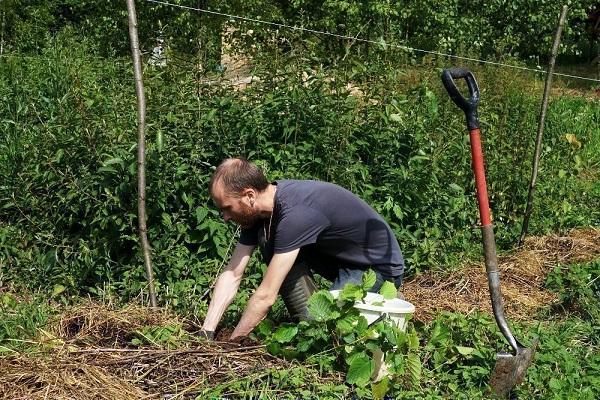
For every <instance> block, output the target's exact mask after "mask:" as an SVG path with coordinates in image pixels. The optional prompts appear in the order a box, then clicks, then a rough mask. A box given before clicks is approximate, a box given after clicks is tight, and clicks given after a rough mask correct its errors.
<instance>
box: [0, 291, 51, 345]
mask: <svg viewBox="0 0 600 400" xmlns="http://www.w3.org/2000/svg"><path fill="white" fill-rule="evenodd" d="M50 314H51V311H50V310H49V308H48V307H47V304H45V303H43V302H42V301H40V300H38V299H32V300H24V299H18V298H16V297H15V296H13V295H11V294H10V293H2V294H0V354H2V353H4V352H14V351H21V350H26V349H28V348H31V347H32V346H31V345H30V344H28V343H27V342H28V340H29V339H33V338H35V337H36V336H38V335H39V329H43V328H44V327H45V325H46V323H47V322H48V317H49V316H50Z"/></svg>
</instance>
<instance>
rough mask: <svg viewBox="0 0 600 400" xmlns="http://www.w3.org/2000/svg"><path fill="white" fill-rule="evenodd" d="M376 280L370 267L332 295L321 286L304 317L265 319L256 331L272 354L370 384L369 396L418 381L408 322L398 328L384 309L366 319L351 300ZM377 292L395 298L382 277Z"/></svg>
mask: <svg viewBox="0 0 600 400" xmlns="http://www.w3.org/2000/svg"><path fill="white" fill-rule="evenodd" d="M375 280H376V277H375V273H374V272H373V271H371V270H369V271H368V272H367V273H365V274H364V275H363V279H362V283H361V284H360V285H357V284H351V283H350V284H347V285H346V286H345V287H344V288H343V289H342V290H341V291H340V292H339V295H338V296H337V298H334V296H333V295H332V293H331V292H329V291H328V290H320V291H318V292H316V293H314V294H313V295H312V296H311V298H310V299H309V306H308V307H309V314H310V317H311V318H310V319H309V320H306V321H301V322H299V323H297V324H293V323H284V324H282V325H280V326H278V327H275V326H274V323H273V322H272V321H271V320H264V321H262V322H261V323H260V324H259V326H258V327H257V329H256V336H257V337H258V338H259V339H260V340H262V342H263V343H265V344H266V347H267V350H268V351H269V352H270V353H271V354H273V355H276V356H282V357H285V358H286V359H292V360H299V361H303V362H305V363H306V364H312V365H315V366H318V367H319V369H320V370H321V371H333V370H337V371H342V372H346V382H347V383H349V384H351V385H354V387H355V389H356V390H357V393H358V394H359V395H360V394H366V392H368V391H369V389H370V392H371V395H372V396H373V398H383V396H385V394H386V393H388V391H390V390H391V389H392V384H393V386H395V387H414V386H418V385H419V381H420V377H421V360H420V358H419V355H418V354H417V351H418V349H419V338H418V336H417V333H416V331H415V329H414V327H413V325H412V324H411V323H408V324H406V326H405V327H406V331H405V330H402V329H400V328H399V327H398V326H396V325H395V324H394V323H393V322H392V321H391V320H390V319H389V317H388V316H387V315H385V314H384V315H383V316H382V317H381V318H379V319H378V320H376V321H375V322H373V323H372V324H370V325H369V324H368V323H367V320H366V319H365V317H364V316H362V315H361V314H360V312H359V310H358V309H357V308H355V307H354V304H355V303H356V302H365V297H366V295H367V291H368V290H369V289H371V288H372V287H373V285H374V284H375ZM379 294H381V295H382V296H383V298H384V299H392V298H395V297H396V288H395V287H394V285H393V284H392V283H391V282H385V283H384V284H383V286H382V287H381V289H380V291H379ZM371 304H373V305H381V303H379V304H378V303H377V302H375V303H371Z"/></svg>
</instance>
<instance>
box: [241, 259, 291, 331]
mask: <svg viewBox="0 0 600 400" xmlns="http://www.w3.org/2000/svg"><path fill="white" fill-rule="evenodd" d="M299 251H300V249H296V250H292V251H290V252H287V253H282V254H275V255H274V256H273V258H272V259H271V262H270V263H269V266H268V267H267V272H266V273H265V276H264V278H263V280H262V282H261V284H260V286H259V287H258V288H257V289H256V291H255V292H254V294H253V295H252V297H250V300H248V305H247V306H246V309H245V310H244V314H243V315H242V318H241V319H240V322H239V323H238V325H237V326H236V328H235V330H234V331H233V333H232V334H231V339H233V338H236V337H238V336H246V335H248V333H250V332H251V331H252V329H254V327H255V326H256V325H258V323H259V322H260V321H262V319H263V318H264V317H265V316H266V315H267V313H268V312H269V309H270V308H271V306H272V305H273V303H275V300H276V299H277V295H278V294H279V289H280V288H281V285H282V284H283V281H284V279H285V277H286V276H287V274H288V272H290V269H291V268H292V265H294V262H295V261H296V257H297V256H298V252H299Z"/></svg>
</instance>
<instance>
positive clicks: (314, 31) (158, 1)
mask: <svg viewBox="0 0 600 400" xmlns="http://www.w3.org/2000/svg"><path fill="white" fill-rule="evenodd" d="M146 1H147V2H149V3H156V4H162V5H165V6H171V7H176V8H182V9H185V10H191V11H197V12H201V13H205V14H212V15H218V16H221V17H227V18H232V19H238V20H241V21H246V22H256V23H259V24H263V25H269V26H274V27H277V28H285V29H291V30H295V31H302V32H309V33H314V34H318V35H325V36H331V37H335V38H338V39H345V40H351V41H355V42H362V43H371V44H376V45H385V46H389V47H394V48H397V49H403V50H407V51H412V52H415V53H424V54H431V55H436V56H442V57H448V58H453V59H456V60H465V61H474V62H478V63H482V64H489V65H495V66H499V67H505V68H513V69H519V70H523V71H531V72H537V73H542V74H547V73H548V72H547V71H544V70H541V69H535V68H529V67H522V66H518V65H511V64H504V63H501V62H496V61H488V60H480V59H478V58H472V57H464V56H458V55H455V54H449V53H441V52H437V51H432V50H423V49H417V48H415V47H410V46H403V45H399V44H386V43H383V42H377V41H374V40H369V39H361V38H357V37H352V36H346V35H340V34H337V33H331V32H327V31H319V30H315V29H309V28H303V27H300V26H293V25H286V24H281V23H278V22H271V21H264V20H261V19H256V18H248V17H241V16H239V15H233V14H227V13H222V12H218V11H212V10H205V9H203V8H197V7H190V6H182V5H179V4H173V3H168V2H166V1H160V0H146ZM553 75H556V76H562V77H565V78H573V79H582V80H586V81H591V82H600V79H594V78H587V77H584V76H578V75H570V74H563V73H560V72H554V73H553Z"/></svg>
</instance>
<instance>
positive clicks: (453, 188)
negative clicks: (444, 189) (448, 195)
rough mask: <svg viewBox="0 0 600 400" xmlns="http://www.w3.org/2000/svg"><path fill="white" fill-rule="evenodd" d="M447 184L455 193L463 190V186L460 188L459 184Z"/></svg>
mask: <svg viewBox="0 0 600 400" xmlns="http://www.w3.org/2000/svg"><path fill="white" fill-rule="evenodd" d="M449 186H450V189H452V190H454V191H455V192H457V193H463V192H464V190H463V188H461V187H460V186H458V185H457V184H456V183H451V184H450V185H449Z"/></svg>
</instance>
